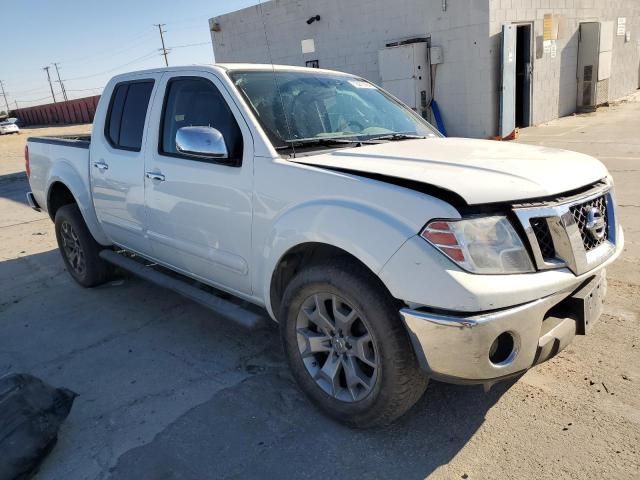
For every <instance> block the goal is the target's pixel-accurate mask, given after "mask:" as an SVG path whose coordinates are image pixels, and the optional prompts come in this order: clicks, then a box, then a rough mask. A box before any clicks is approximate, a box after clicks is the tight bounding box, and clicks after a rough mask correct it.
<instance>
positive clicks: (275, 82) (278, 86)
mask: <svg viewBox="0 0 640 480" xmlns="http://www.w3.org/2000/svg"><path fill="white" fill-rule="evenodd" d="M258 6H259V7H260V18H261V20H262V28H263V29H264V39H265V41H266V44H267V53H268V54H269V62H270V63H271V70H272V71H273V83H274V85H275V86H276V91H277V92H278V97H280V106H281V107H282V114H283V115H284V123H285V125H286V126H287V132H288V133H289V137H290V139H291V140H290V142H291V150H292V151H293V158H296V148H295V147H294V146H293V135H292V134H291V126H290V125H289V118H288V117H287V112H286V110H285V108H284V99H283V98H282V93H281V92H280V85H279V84H278V78H277V77H276V67H275V66H274V64H273V57H272V56H271V45H270V44H269V35H267V23H266V22H265V20H264V11H263V10H262V0H258Z"/></svg>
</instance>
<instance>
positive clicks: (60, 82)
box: [53, 62, 69, 102]
mask: <svg viewBox="0 0 640 480" xmlns="http://www.w3.org/2000/svg"><path fill="white" fill-rule="evenodd" d="M53 66H54V67H56V73H57V74H58V83H59V84H60V89H61V90H62V97H63V98H64V101H65V102H66V101H67V100H69V99H68V98H67V91H66V90H65V89H64V83H62V80H61V79H60V70H58V64H57V63H55V62H53Z"/></svg>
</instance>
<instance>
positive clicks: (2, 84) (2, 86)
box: [0, 80, 9, 114]
mask: <svg viewBox="0 0 640 480" xmlns="http://www.w3.org/2000/svg"><path fill="white" fill-rule="evenodd" d="M0 89H1V90H2V96H3V97H4V104H5V105H6V106H7V114H9V102H7V94H6V92H5V91H4V83H2V80H0Z"/></svg>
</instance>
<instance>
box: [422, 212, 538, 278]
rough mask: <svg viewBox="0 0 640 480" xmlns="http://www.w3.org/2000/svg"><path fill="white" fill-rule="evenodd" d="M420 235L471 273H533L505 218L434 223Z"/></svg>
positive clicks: (482, 218)
mask: <svg viewBox="0 0 640 480" xmlns="http://www.w3.org/2000/svg"><path fill="white" fill-rule="evenodd" d="M420 236H421V237H422V238H424V239H425V240H427V241H428V242H429V243H431V244H432V245H433V246H434V247H436V248H437V249H438V250H440V251H441V252H442V253H444V254H445V255H446V256H447V257H449V258H450V259H451V260H453V261H454V262H455V263H456V264H458V265H459V266H460V267H462V268H464V269H465V270H468V271H470V272H473V273H490V274H491V273H492V274H496V273H498V274H499V273H526V272H533V271H534V268H533V264H532V263H531V259H530V258H529V254H528V253H527V250H526V249H525V247H524V245H523V244H522V241H521V240H520V237H519V236H518V234H517V233H516V231H515V230H514V229H513V227H512V226H511V223H510V222H509V220H507V218H506V217H499V216H495V217H478V218H470V219H466V220H434V221H432V222H429V224H427V226H426V227H425V228H424V230H423V231H422V232H421V233H420Z"/></svg>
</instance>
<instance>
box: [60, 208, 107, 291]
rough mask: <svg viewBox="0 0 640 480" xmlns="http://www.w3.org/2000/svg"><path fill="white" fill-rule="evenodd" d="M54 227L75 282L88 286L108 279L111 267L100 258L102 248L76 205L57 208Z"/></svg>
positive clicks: (93, 285) (63, 257) (61, 252)
mask: <svg viewBox="0 0 640 480" xmlns="http://www.w3.org/2000/svg"><path fill="white" fill-rule="evenodd" d="M55 230H56V240H57V241H58V248H59V249H60V254H61V255H62V259H63V260H64V263H65V265H66V267H67V270H68V271H69V273H70V274H71V276H72V277H73V279H74V280H75V281H76V282H78V283H79V284H80V285H82V286H83V287H87V288H88V287H95V286H97V285H101V284H103V283H104V282H106V281H107V280H109V278H110V277H111V275H112V272H113V268H112V266H111V265H110V264H109V263H107V262H105V261H104V260H102V259H101V258H100V256H99V253H100V250H101V249H102V248H103V247H101V246H100V244H98V242H96V241H95V239H94V238H93V237H92V236H91V232H89V229H88V228H87V225H86V224H85V223H84V219H83V218H82V214H81V213H80V210H79V209H78V206H77V205H76V204H71V205H65V206H63V207H60V208H59V209H58V211H57V212H56V217H55Z"/></svg>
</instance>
